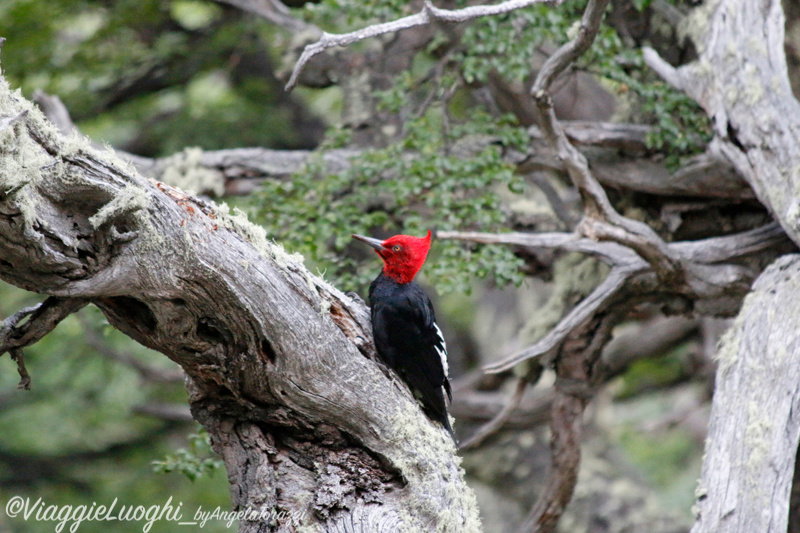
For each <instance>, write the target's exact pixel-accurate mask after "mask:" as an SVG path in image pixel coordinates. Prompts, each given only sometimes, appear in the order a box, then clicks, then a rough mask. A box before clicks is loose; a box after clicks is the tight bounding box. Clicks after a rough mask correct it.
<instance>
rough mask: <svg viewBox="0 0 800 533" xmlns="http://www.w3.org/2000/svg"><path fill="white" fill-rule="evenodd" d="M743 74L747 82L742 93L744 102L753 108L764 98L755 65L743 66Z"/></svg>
mask: <svg viewBox="0 0 800 533" xmlns="http://www.w3.org/2000/svg"><path fill="white" fill-rule="evenodd" d="M743 74H744V76H745V79H746V80H747V82H746V85H745V88H744V93H743V97H744V101H745V103H746V104H747V105H749V106H753V105H755V104H757V103H758V102H760V101H761V99H762V98H763V97H764V87H763V86H762V85H761V78H760V77H759V75H758V70H757V69H756V67H755V65H752V64H748V65H745V67H744V72H743Z"/></svg>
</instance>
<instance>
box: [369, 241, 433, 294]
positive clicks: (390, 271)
mask: <svg viewBox="0 0 800 533" xmlns="http://www.w3.org/2000/svg"><path fill="white" fill-rule="evenodd" d="M353 238H354V239H357V240H359V241H361V242H363V243H366V244H368V245H369V246H371V247H373V248H374V249H375V251H376V252H377V253H378V255H379V256H381V259H383V273H384V274H385V275H386V276H388V277H389V278H391V279H393V280H394V281H396V282H397V283H410V282H411V281H412V280H413V279H414V276H416V275H417V272H419V269H420V268H422V265H423V264H424V263H425V258H426V257H428V250H430V249H431V232H430V230H428V234H427V235H426V236H425V237H412V236H411V235H395V236H394V237H389V238H388V239H386V240H385V241H381V240H378V239H373V238H371V237H364V236H363V235H353Z"/></svg>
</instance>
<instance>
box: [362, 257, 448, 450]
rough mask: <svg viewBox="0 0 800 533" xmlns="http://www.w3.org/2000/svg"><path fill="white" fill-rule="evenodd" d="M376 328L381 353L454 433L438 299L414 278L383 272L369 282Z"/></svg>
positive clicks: (435, 417) (425, 407)
mask: <svg viewBox="0 0 800 533" xmlns="http://www.w3.org/2000/svg"><path fill="white" fill-rule="evenodd" d="M369 300H370V304H371V306H372V331H373V335H374V336H375V348H376V349H377V351H378V356H380V358H381V360H382V361H383V362H384V363H386V364H387V365H388V366H389V367H390V368H391V369H392V370H394V371H395V372H396V373H397V374H398V375H399V376H400V378H401V379H402V380H403V381H404V382H405V383H406V384H407V385H408V387H409V388H410V389H411V392H412V393H413V394H414V396H415V397H416V398H417V400H418V401H419V402H420V404H421V405H422V410H423V411H424V412H425V414H426V415H427V416H428V418H430V419H431V420H434V421H436V422H439V423H440V424H441V425H443V426H444V427H445V429H447V431H449V432H450V434H451V435H452V434H453V429H452V428H451V427H450V420H449V419H448V417H447V406H446V405H445V401H444V394H445V392H446V393H447V397H448V399H449V400H451V401H452V396H451V393H450V381H449V379H448V378H447V367H446V364H447V346H446V344H445V342H444V338H443V337H442V333H441V330H440V329H439V327H438V326H437V325H436V316H435V315H434V312H433V304H432V303H431V300H430V298H428V295H427V294H425V292H424V291H423V290H422V289H421V288H420V287H419V285H417V284H416V283H414V282H413V281H411V282H409V283H397V282H396V281H394V280H392V279H391V278H389V277H387V276H385V275H384V274H383V272H381V274H380V275H379V276H378V277H377V279H375V281H373V282H372V284H371V285H370V287H369Z"/></svg>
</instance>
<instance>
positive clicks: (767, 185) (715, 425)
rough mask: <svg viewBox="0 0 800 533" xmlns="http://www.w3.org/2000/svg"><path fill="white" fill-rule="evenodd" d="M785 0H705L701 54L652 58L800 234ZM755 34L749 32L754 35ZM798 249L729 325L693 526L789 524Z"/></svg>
mask: <svg viewBox="0 0 800 533" xmlns="http://www.w3.org/2000/svg"><path fill="white" fill-rule="evenodd" d="M784 26H785V19H784V16H783V11H782V6H781V2H780V0H765V1H761V2H756V1H751V0H731V1H727V2H705V3H704V4H702V5H701V6H699V7H698V8H696V9H695V10H693V11H692V12H691V13H690V14H689V15H688V16H687V20H686V24H685V27H686V28H687V29H689V32H688V33H689V36H690V37H691V38H692V40H693V41H694V44H695V47H696V49H697V51H698V58H697V60H696V61H694V62H692V63H689V64H686V65H682V66H680V67H678V68H674V67H672V66H671V65H669V64H668V63H667V62H666V61H664V60H662V59H661V58H660V57H659V56H658V54H657V53H656V52H655V51H653V50H650V49H645V50H644V58H645V61H647V63H648V64H649V65H650V66H651V67H652V68H653V69H654V70H655V71H656V72H658V73H659V74H660V75H661V76H662V77H663V78H664V79H665V80H667V82H669V83H670V84H672V85H674V86H675V87H677V88H679V89H682V90H684V91H686V93H687V94H689V96H691V97H692V98H693V99H695V100H696V101H697V102H698V103H699V104H700V105H701V106H702V107H703V109H705V111H706V113H707V114H708V116H709V117H710V118H711V122H712V124H713V127H714V130H715V133H716V137H715V138H714V140H713V141H712V143H711V149H712V150H714V151H716V152H718V153H719V154H721V155H722V156H724V157H726V158H728V159H729V160H730V161H731V163H733V165H734V166H735V168H736V169H737V171H738V172H739V173H740V174H741V175H743V176H744V177H745V179H746V180H747V181H748V182H749V183H750V185H751V186H752V187H753V190H754V191H755V193H756V195H757V197H758V199H759V200H760V201H761V202H762V203H763V204H764V205H765V206H767V208H768V209H769V210H770V211H771V213H772V214H773V216H774V217H775V218H776V220H777V221H778V222H779V223H780V225H781V227H782V228H783V230H784V231H785V232H786V234H787V235H788V236H789V237H790V238H791V239H792V240H793V241H794V242H795V243H800V192H799V191H800V172H798V169H800V150H798V149H797V146H798V142H797V138H798V137H797V134H796V132H798V131H800V103H799V102H798V101H797V99H796V98H795V97H794V95H793V94H792V89H791V85H790V83H789V77H788V75H787V71H788V69H787V64H786V57H785V48H784V38H785V33H784V32H785V28H784ZM743 36H746V37H743ZM797 268H798V260H797V258H796V257H784V258H781V259H779V260H778V261H777V262H776V263H775V264H774V265H772V266H771V267H770V268H769V269H767V270H766V271H765V272H764V273H763V274H762V275H761V277H760V278H759V280H758V281H757V282H756V284H755V285H754V292H753V294H752V295H751V296H749V297H748V298H747V300H745V304H744V306H743V308H742V310H741V312H740V314H739V316H738V318H737V319H736V321H735V323H734V326H733V329H732V330H731V332H730V333H729V334H727V335H726V336H725V337H723V341H722V342H721V344H720V348H719V354H718V359H719V360H720V365H719V369H718V371H717V377H716V390H715V392H714V399H713V405H712V414H711V422H710V427H709V438H708V440H707V444H706V451H705V454H704V461H703V472H702V476H701V479H700V483H699V487H698V490H697V495H698V502H697V507H696V511H697V512H696V516H697V521H696V522H695V525H694V527H693V529H692V531H693V533H706V532H712V531H713V532H715V533H725V532H739V531H765V532H778V531H780V532H783V531H786V528H787V517H788V511H789V495H790V488H791V484H792V475H793V472H794V470H795V469H794V468H793V467H792V466H793V461H794V460H795V456H796V453H797V447H798V441H800V430H798V428H800V424H798V420H797V414H798V411H799V410H798V406H800V390H798V388H797V383H796V380H795V379H791V377H790V376H794V375H795V374H796V372H797V370H796V366H797V364H798V353H800V350H798V346H797V338H796V332H797V331H798V319H797V314H796V313H794V312H793V311H790V310H793V309H794V308H795V307H796V306H795V304H794V303H793V302H794V301H795V300H796V299H797V297H798V295H797Z"/></svg>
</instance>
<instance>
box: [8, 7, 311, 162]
mask: <svg viewBox="0 0 800 533" xmlns="http://www.w3.org/2000/svg"><path fill="white" fill-rule="evenodd" d="M274 33H275V29H274V27H272V26H270V25H269V24H267V23H266V22H264V21H259V20H257V19H254V18H253V17H244V16H242V14H241V12H240V11H238V10H236V9H233V8H222V7H220V6H219V5H217V4H214V3H211V2H200V1H189V0H176V1H171V2H162V1H160V0H141V1H140V0H120V1H117V2H112V3H109V2H104V1H101V0H81V1H72V0H48V1H47V2H42V1H35V0H8V1H4V2H0V35H2V36H3V37H6V38H7V41H6V43H5V45H4V46H3V51H2V52H3V53H2V59H3V72H4V75H5V77H6V78H7V79H8V80H9V81H10V82H11V83H12V85H15V86H21V87H22V89H23V92H25V93H26V94H27V95H30V93H31V92H32V91H34V90H35V89H41V90H44V91H46V92H49V93H53V94H57V95H58V96H59V97H60V98H61V99H62V100H63V101H64V102H65V104H66V106H67V108H68V109H69V110H70V113H71V114H72V117H73V119H74V120H75V121H76V123H78V125H79V127H80V128H81V129H82V131H84V132H85V133H87V134H89V135H91V136H93V137H94V138H98V139H102V140H103V141H105V142H109V143H112V144H114V145H115V146H117V147H125V148H126V149H128V150H132V151H135V152H137V153H138V154H140V155H151V156H155V155H169V154H171V153H174V152H176V151H180V150H182V149H183V148H185V147H186V146H200V147H202V148H208V149H211V148H227V147H230V148H232V147H238V146H252V145H261V146H270V147H277V148H282V147H297V148H309V147H312V146H313V145H314V144H315V143H314V142H313V140H312V142H311V143H309V139H308V138H304V135H303V133H307V132H305V131H303V129H304V125H311V124H312V123H313V120H312V119H311V118H310V117H308V116H305V115H302V113H300V112H298V111H297V110H296V109H294V108H292V107H291V106H287V105H282V104H286V102H287V99H288V97H287V95H285V94H284V93H283V91H282V89H281V87H280V83H279V82H278V81H277V80H276V79H275V78H274V75H273V73H272V65H271V58H270V56H269V54H268V50H267V48H266V46H265V42H269V41H271V40H272V39H273V35H274ZM301 115H302V116H301ZM187 124H192V127H186V125H187ZM286 124H293V125H294V126H295V127H294V128H287V127H286ZM314 127H316V128H317V129H318V130H319V133H321V131H322V126H321V125H320V124H316V125H315V126H314ZM312 137H313V135H312Z"/></svg>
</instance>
